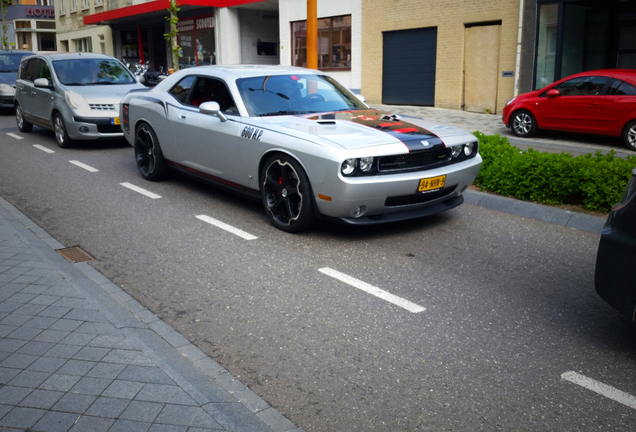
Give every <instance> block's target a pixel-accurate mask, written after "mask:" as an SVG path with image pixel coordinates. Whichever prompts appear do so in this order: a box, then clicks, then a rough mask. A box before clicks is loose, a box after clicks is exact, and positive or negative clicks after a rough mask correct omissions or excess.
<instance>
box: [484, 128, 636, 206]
mask: <svg viewBox="0 0 636 432" xmlns="http://www.w3.org/2000/svg"><path fill="white" fill-rule="evenodd" d="M475 136H476V137H477V138H478V139H479V146H480V147H479V153H480V154H481V157H482V158H483V160H484V162H483V164H482V166H481V170H480V171H479V175H478V176H477V178H476V179H475V185H476V186H479V187H480V188H482V189H486V190H490V191H492V192H496V193H498V194H501V195H506V196H512V197H515V198H518V199H521V200H529V201H535V202H539V203H545V204H577V205H583V206H584V207H585V208H587V209H589V210H595V211H601V212H608V211H609V210H610V209H611V208H612V206H613V205H614V204H616V203H617V202H618V201H619V199H620V197H621V195H622V193H623V190H624V189H625V185H626V184H627V181H628V180H629V178H630V177H631V175H632V169H633V168H634V167H635V166H636V156H628V157H627V158H625V159H623V158H620V157H617V156H616V153H615V152H614V150H610V152H609V153H608V154H605V155H604V154H602V153H601V152H600V151H597V152H596V154H595V155H592V154H586V155H583V156H578V157H573V156H572V155H571V154H569V153H560V154H558V153H544V152H539V151H536V150H533V149H528V150H527V151H521V150H519V149H518V148H517V147H515V146H513V145H511V144H510V142H509V141H508V139H507V138H505V137H501V136H499V135H484V134H482V133H481V132H475Z"/></svg>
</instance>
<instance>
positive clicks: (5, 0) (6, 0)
mask: <svg viewBox="0 0 636 432" xmlns="http://www.w3.org/2000/svg"><path fill="white" fill-rule="evenodd" d="M0 1H2V4H0V7H1V8H2V49H8V48H9V45H13V43H9V42H8V40H7V30H8V29H9V26H8V25H7V18H6V14H7V7H8V6H11V0H0Z"/></svg>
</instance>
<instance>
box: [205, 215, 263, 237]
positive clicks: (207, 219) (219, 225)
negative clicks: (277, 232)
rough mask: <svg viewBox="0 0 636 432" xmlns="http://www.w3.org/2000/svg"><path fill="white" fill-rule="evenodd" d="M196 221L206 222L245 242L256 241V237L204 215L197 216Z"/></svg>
mask: <svg viewBox="0 0 636 432" xmlns="http://www.w3.org/2000/svg"><path fill="white" fill-rule="evenodd" d="M197 219H200V220H202V221H203V222H207V223H209V224H210V225H214V226H215V227H217V228H221V229H224V230H225V231H228V232H231V233H232V234H234V235H237V236H239V237H241V238H243V239H245V240H256V239H257V238H258V237H255V236H253V235H252V234H249V233H246V232H245V231H243V230H240V229H238V228H235V227H233V226H232V225H228V224H226V223H225V222H221V221H220V220H216V219H214V218H211V217H210V216H206V215H197Z"/></svg>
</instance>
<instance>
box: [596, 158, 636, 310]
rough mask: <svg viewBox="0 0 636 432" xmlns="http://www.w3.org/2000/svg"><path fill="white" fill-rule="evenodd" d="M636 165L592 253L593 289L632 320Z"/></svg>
mask: <svg viewBox="0 0 636 432" xmlns="http://www.w3.org/2000/svg"><path fill="white" fill-rule="evenodd" d="M635 222H636V168H634V170H633V171H632V178H631V179H630V181H629V183H628V184H627V187H626V188H625V192H624V193H623V197H622V198H621V200H620V202H619V203H618V204H616V205H615V206H614V207H613V208H612V211H611V212H610V214H609V216H608V218H607V222H606V223H605V227H604V228H603V233H602V234H601V241H600V244H599V246H598V254H597V256H596V275H595V285H596V292H597V293H598V295H599V296H601V298H602V299H603V300H605V301H606V302H607V303H609V304H610V305H611V306H613V307H614V308H615V309H616V310H618V311H619V312H620V313H622V314H623V315H625V316H626V317H627V318H629V320H630V321H635V320H636V223H635Z"/></svg>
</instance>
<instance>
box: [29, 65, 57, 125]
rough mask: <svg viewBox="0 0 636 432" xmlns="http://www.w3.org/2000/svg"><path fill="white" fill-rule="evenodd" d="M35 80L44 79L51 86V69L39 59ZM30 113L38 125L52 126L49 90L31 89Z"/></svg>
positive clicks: (34, 87) (51, 96)
mask: <svg viewBox="0 0 636 432" xmlns="http://www.w3.org/2000/svg"><path fill="white" fill-rule="evenodd" d="M35 67H36V70H35V79H38V78H45V79H46V80H47V81H48V82H49V85H52V84H53V79H52V78H51V69H50V68H49V65H48V63H47V62H46V60H44V59H39V60H38V63H37V64H36V66H35ZM31 102H32V104H33V105H32V106H31V112H32V115H33V117H34V118H35V119H37V121H38V122H39V123H44V124H52V123H53V120H52V119H51V104H52V102H53V95H52V94H51V88H47V87H36V86H35V85H34V86H33V88H32V89H31Z"/></svg>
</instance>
